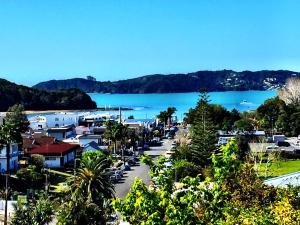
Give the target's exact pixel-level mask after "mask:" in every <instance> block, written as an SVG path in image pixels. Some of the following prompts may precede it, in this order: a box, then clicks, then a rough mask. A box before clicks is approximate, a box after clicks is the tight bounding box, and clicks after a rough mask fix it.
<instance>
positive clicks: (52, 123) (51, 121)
mask: <svg viewBox="0 0 300 225" xmlns="http://www.w3.org/2000/svg"><path fill="white" fill-rule="evenodd" d="M78 119H79V115H78V114H77V113H71V112H68V113H53V114H48V115H42V116H41V115H37V116H33V117H30V118H29V119H28V120H29V123H30V125H29V126H30V128H32V129H33V130H42V129H48V128H54V127H56V128H57V127H64V126H68V125H75V126H78Z"/></svg>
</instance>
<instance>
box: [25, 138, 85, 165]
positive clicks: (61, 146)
mask: <svg viewBox="0 0 300 225" xmlns="http://www.w3.org/2000/svg"><path fill="white" fill-rule="evenodd" d="M79 150H80V147H79V145H72V144H68V143H53V144H49V145H43V146H40V147H37V148H34V149H32V150H31V151H30V155H32V154H39V155H43V156H44V157H45V162H44V166H45V167H46V168H62V167H64V166H65V165H66V164H68V163H70V162H73V161H74V159H75V156H76V153H77V151H79Z"/></svg>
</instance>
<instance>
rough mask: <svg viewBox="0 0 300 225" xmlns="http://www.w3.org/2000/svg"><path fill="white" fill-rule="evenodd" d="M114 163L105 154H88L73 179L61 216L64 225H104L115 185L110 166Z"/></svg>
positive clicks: (59, 217)
mask: <svg viewBox="0 0 300 225" xmlns="http://www.w3.org/2000/svg"><path fill="white" fill-rule="evenodd" d="M109 166H110V162H109V161H108V160H107V159H105V158H101V157H86V158H83V159H82V161H81V165H80V169H79V170H78V171H77V174H76V177H71V178H70V180H69V184H70V189H69V191H68V192H67V193H66V196H65V199H64V200H63V204H62V208H61V210H60V212H59V215H58V224H61V225H81V224H86V225H102V224H105V223H106V220H107V217H108V214H109V212H110V206H109V201H110V199H111V198H113V196H114V186H113V184H112V183H111V181H110V173H109V172H108V171H107V169H108V168H109Z"/></svg>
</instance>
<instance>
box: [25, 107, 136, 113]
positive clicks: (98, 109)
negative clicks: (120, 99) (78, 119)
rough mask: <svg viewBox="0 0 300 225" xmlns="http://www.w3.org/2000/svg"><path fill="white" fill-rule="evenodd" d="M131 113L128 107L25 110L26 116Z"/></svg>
mask: <svg viewBox="0 0 300 225" xmlns="http://www.w3.org/2000/svg"><path fill="white" fill-rule="evenodd" d="M118 110H122V111H131V110H133V108H127V107H121V108H119V107H111V108H105V107H100V108H97V109H62V110H59V109H54V110H51V109H49V110H25V111H24V114H25V115H31V114H48V113H68V112H97V111H118Z"/></svg>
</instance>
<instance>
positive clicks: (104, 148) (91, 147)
mask: <svg viewBox="0 0 300 225" xmlns="http://www.w3.org/2000/svg"><path fill="white" fill-rule="evenodd" d="M84 151H108V146H100V145H98V144H97V143H96V142H94V141H91V142H90V143H88V144H86V145H84V146H83V152H84Z"/></svg>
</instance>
